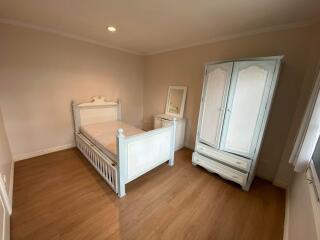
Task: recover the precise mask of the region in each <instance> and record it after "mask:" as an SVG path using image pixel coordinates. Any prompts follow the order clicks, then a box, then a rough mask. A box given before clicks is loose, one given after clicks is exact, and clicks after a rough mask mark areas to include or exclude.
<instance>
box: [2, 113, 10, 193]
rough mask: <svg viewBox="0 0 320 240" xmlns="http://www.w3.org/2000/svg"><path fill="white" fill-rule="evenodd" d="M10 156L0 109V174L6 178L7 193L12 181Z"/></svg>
mask: <svg viewBox="0 0 320 240" xmlns="http://www.w3.org/2000/svg"><path fill="white" fill-rule="evenodd" d="M12 164H13V162H12V156H11V150H10V147H9V142H8V138H7V134H6V131H5V126H4V122H3V117H2V112H1V109H0V174H1V177H4V176H5V178H6V183H5V184H6V190H7V194H8V195H11V194H12V192H11V191H12V189H11V188H12V186H11V185H12V182H11V181H13V179H11V177H12V176H11V174H12V173H11V167H12Z"/></svg>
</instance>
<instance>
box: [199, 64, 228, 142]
mask: <svg viewBox="0 0 320 240" xmlns="http://www.w3.org/2000/svg"><path fill="white" fill-rule="evenodd" d="M232 67H233V63H232V62H229V63H221V64H214V65H208V66H207V71H206V78H205V85H204V89H203V96H202V100H203V103H202V110H201V111H202V114H201V120H200V121H201V124H200V132H199V139H200V141H201V142H203V143H206V144H208V145H210V146H212V147H215V148H218V147H219V142H220V136H221V130H222V124H223V118H224V113H225V106H226V99H227V93H228V90H229V83H230V78H231V72H232Z"/></svg>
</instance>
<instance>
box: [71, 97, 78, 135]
mask: <svg viewBox="0 0 320 240" xmlns="http://www.w3.org/2000/svg"><path fill="white" fill-rule="evenodd" d="M71 106H72V113H73V122H74V132H75V134H77V133H78V132H79V128H80V116H79V109H78V106H77V104H76V103H75V102H74V101H72V102H71Z"/></svg>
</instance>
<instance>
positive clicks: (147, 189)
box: [11, 149, 285, 240]
mask: <svg viewBox="0 0 320 240" xmlns="http://www.w3.org/2000/svg"><path fill="white" fill-rule="evenodd" d="M191 153H192V152H191V151H190V150H187V149H183V150H180V151H179V152H177V153H176V162H175V166H174V167H172V168H170V167H169V166H168V165H166V164H163V165H161V166H160V167H158V168H156V169H154V170H153V171H151V172H150V173H148V174H146V175H144V176H142V177H140V178H138V179H137V180H135V181H134V182H132V183H129V184H128V185H127V196H125V197H124V198H122V199H118V198H117V196H116V195H115V194H114V192H113V191H112V190H111V189H110V188H109V187H108V185H107V184H106V183H104V182H103V180H102V178H100V176H99V175H98V174H97V173H96V172H95V170H94V169H93V168H92V167H91V165H90V164H89V163H88V162H87V161H86V160H85V158H84V157H83V156H82V155H81V153H80V152H79V151H78V150H76V149H70V150H65V151H61V152H57V153H53V154H48V155H45V156H41V157H37V158H33V159H29V160H25V161H21V162H17V163H16V165H15V179H14V195H13V214H12V220H11V236H12V239H13V240H14V239H24V240H27V239H32V240H35V239H45V240H51V239H86V240H89V239H216V240H220V239H222V240H229V239H230V240H231V239H245V240H250V239H259V240H263V239H266V240H270V239H272V240H277V239H282V235H283V221H284V208H285V207H284V198H285V195H284V191H283V190H281V189H279V188H276V187H274V186H272V185H271V184H270V183H268V182H266V181H264V180H261V179H258V178H257V179H256V180H255V181H254V183H253V186H252V188H251V191H250V192H244V191H242V190H241V188H240V187H238V186H237V185H235V184H232V183H230V182H227V181H225V180H222V179H221V178H219V177H218V176H216V175H214V174H211V173H209V172H207V171H205V170H204V169H202V168H200V167H194V166H192V165H191Z"/></svg>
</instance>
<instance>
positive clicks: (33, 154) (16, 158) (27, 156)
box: [13, 143, 75, 162]
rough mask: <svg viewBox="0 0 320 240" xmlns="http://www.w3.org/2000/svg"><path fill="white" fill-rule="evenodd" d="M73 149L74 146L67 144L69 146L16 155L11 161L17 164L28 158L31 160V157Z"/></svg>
mask: <svg viewBox="0 0 320 240" xmlns="http://www.w3.org/2000/svg"><path fill="white" fill-rule="evenodd" d="M73 147H75V144H74V143H69V144H65V145H62V146H57V147H51V148H47V149H41V150H39V151H35V152H30V153H25V154H17V155H14V156H13V160H14V161H15V162H17V161H21V160H25V159H29V158H33V157H38V156H41V155H45V154H48V153H52V152H57V151H61V150H65V149H69V148H73Z"/></svg>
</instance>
